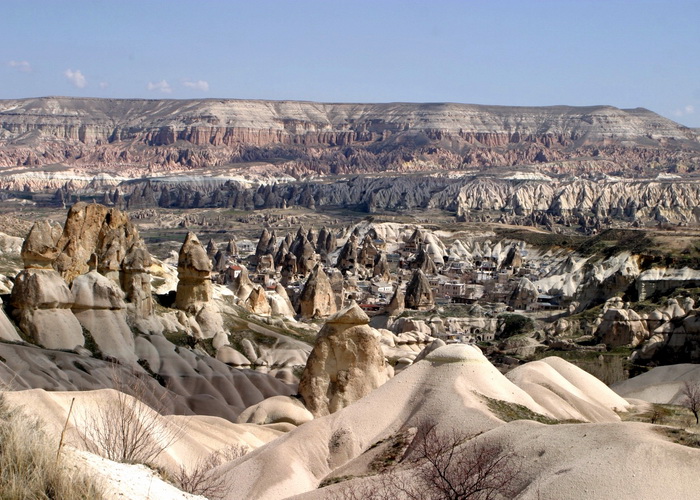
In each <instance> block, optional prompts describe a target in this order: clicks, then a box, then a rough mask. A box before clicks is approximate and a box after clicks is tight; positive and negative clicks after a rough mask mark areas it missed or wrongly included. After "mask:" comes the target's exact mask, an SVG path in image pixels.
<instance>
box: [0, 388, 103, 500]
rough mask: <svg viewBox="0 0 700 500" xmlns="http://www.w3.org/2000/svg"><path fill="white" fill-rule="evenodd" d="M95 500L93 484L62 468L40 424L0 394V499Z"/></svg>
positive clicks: (99, 494)
mask: <svg viewBox="0 0 700 500" xmlns="http://www.w3.org/2000/svg"><path fill="white" fill-rule="evenodd" d="M93 498H95V499H97V498H102V492H101V488H100V487H99V486H98V484H97V483H96V481H95V480H93V479H92V478H89V477H88V476H86V475H83V474H82V473H80V472H79V471H77V470H76V469H74V468H68V467H66V466H64V465H63V464H62V463H61V462H60V461H59V460H58V459H57V456H56V449H55V448H54V447H52V446H50V444H49V441H48V438H47V436H46V434H45V433H44V430H43V426H42V424H41V422H40V421H39V420H38V419H36V418H33V417H29V416H27V415H25V414H24V413H23V412H22V411H21V410H20V409H19V408H12V407H10V406H9V404H8V403H7V401H6V399H5V396H4V395H3V394H1V393H0V499H3V500H5V499H6V500H10V499H12V500H15V499H56V500H59V499H60V500H73V499H93Z"/></svg>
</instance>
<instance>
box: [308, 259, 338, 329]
mask: <svg viewBox="0 0 700 500" xmlns="http://www.w3.org/2000/svg"><path fill="white" fill-rule="evenodd" d="M337 310H338V309H337V307H336V299H335V295H334V293H333V289H332V288H331V282H330V281H329V279H328V276H326V273H325V272H324V271H323V268H322V267H321V265H320V264H316V267H314V269H313V271H311V274H310V275H309V279H307V280H306V284H305V285H304V289H303V290H302V292H301V295H300V296H299V314H300V315H301V317H302V318H327V317H328V316H330V315H332V314H335V313H336V311H337Z"/></svg>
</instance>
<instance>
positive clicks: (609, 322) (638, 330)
mask: <svg viewBox="0 0 700 500" xmlns="http://www.w3.org/2000/svg"><path fill="white" fill-rule="evenodd" d="M646 326H647V325H646V322H645V321H644V320H643V319H642V317H640V316H639V314H637V313H636V312H635V311H633V310H632V309H618V308H610V309H608V310H607V311H605V313H604V314H603V318H602V322H601V324H600V325H599V326H598V329H597V330H596V337H598V338H599V339H600V340H601V342H603V343H604V344H605V345H607V346H608V347H618V346H623V345H628V346H630V347H637V346H638V345H639V344H640V343H642V342H643V341H644V340H646V339H647V338H648V337H649V332H648V331H647V329H646Z"/></svg>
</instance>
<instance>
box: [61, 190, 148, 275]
mask: <svg viewBox="0 0 700 500" xmlns="http://www.w3.org/2000/svg"><path fill="white" fill-rule="evenodd" d="M139 241H141V239H140V237H139V234H138V231H137V230H136V228H135V227H134V225H133V224H132V223H131V221H129V217H128V216H127V215H126V214H125V213H124V212H121V211H120V210H117V209H115V208H109V207H105V206H104V205H98V204H95V203H91V204H90V203H76V204H75V205H73V206H72V207H71V208H70V209H69V210H68V216H67V217H66V223H65V225H64V227H63V233H62V234H61V237H60V238H59V239H58V241H57V243H56V247H57V248H58V250H59V252H60V254H59V255H58V256H57V257H56V259H55V261H54V263H53V266H54V268H55V269H56V270H57V271H58V272H59V273H60V274H61V276H63V278H64V279H65V280H66V281H67V282H68V283H71V282H72V281H73V279H75V277H76V276H79V275H81V274H84V273H86V272H88V271H89V270H90V268H89V265H88V262H89V260H90V257H91V256H92V255H93V254H95V256H96V258H97V270H98V271H100V273H101V274H104V275H107V276H108V277H110V278H113V279H114V280H115V281H117V282H118V281H119V271H120V269H121V267H122V263H123V261H124V258H125V257H126V254H127V252H128V251H129V249H131V247H132V246H133V245H134V244H138V242H139Z"/></svg>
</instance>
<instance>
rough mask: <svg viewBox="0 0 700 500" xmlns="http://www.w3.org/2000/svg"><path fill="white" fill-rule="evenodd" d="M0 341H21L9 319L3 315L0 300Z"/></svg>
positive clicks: (0, 301) (0, 300)
mask: <svg viewBox="0 0 700 500" xmlns="http://www.w3.org/2000/svg"><path fill="white" fill-rule="evenodd" d="M0 340H4V341H7V342H20V341H21V340H22V339H21V338H20V336H19V335H18V334H17V331H16V330H15V327H14V326H13V325H12V323H11V322H10V320H9V318H8V317H7V316H6V315H5V311H4V309H3V307H2V299H0Z"/></svg>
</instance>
